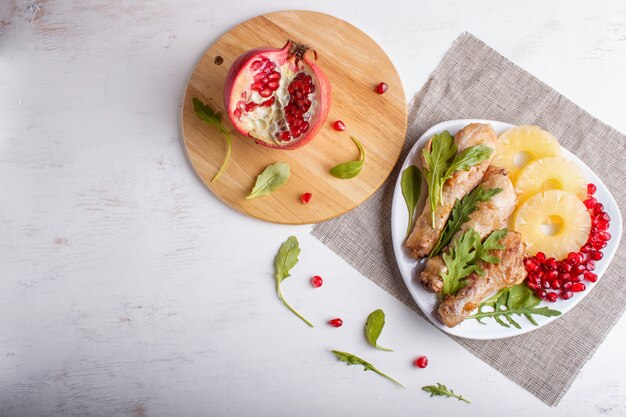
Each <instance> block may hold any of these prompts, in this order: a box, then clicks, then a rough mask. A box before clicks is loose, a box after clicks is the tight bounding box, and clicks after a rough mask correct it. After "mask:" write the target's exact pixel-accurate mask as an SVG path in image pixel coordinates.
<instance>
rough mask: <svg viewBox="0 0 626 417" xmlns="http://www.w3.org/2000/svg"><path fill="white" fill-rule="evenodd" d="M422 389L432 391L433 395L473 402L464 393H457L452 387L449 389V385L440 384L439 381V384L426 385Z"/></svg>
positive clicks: (431, 394)
mask: <svg viewBox="0 0 626 417" xmlns="http://www.w3.org/2000/svg"><path fill="white" fill-rule="evenodd" d="M422 391H426V392H428V393H430V396H431V397H447V398H456V399H457V400H459V401H465V402H466V403H468V404H471V402H470V401H469V400H467V399H465V398H463V396H462V395H457V394H455V393H454V391H452V390H451V389H448V387H446V386H445V385H443V384H440V383H439V382H437V385H426V386H424V387H422Z"/></svg>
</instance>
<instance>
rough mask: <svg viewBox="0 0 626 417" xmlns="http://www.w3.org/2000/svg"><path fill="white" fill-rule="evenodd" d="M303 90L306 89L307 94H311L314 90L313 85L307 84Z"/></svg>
mask: <svg viewBox="0 0 626 417" xmlns="http://www.w3.org/2000/svg"><path fill="white" fill-rule="evenodd" d="M302 90H303V91H304V93H305V94H311V92H312V91H313V86H312V85H310V84H307V85H305V86H304V88H303V89H302Z"/></svg>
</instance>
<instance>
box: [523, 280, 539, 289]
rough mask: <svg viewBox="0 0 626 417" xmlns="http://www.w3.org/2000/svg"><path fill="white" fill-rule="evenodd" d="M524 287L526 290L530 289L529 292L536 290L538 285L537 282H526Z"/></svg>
mask: <svg viewBox="0 0 626 417" xmlns="http://www.w3.org/2000/svg"><path fill="white" fill-rule="evenodd" d="M526 286H527V287H528V288H530V289H531V290H538V289H539V283H538V282H530V281H529V282H527V283H526Z"/></svg>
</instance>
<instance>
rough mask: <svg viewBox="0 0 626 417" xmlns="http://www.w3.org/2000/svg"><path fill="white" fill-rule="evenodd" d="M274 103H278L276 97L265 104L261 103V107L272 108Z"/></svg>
mask: <svg viewBox="0 0 626 417" xmlns="http://www.w3.org/2000/svg"><path fill="white" fill-rule="evenodd" d="M274 101H276V97H271V98H270V99H269V100H265V101H264V102H263V103H261V106H263V107H271V106H272V104H274Z"/></svg>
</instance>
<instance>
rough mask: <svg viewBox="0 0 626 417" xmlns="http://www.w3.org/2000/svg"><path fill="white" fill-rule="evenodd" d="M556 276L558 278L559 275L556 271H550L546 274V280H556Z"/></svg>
mask: <svg viewBox="0 0 626 417" xmlns="http://www.w3.org/2000/svg"><path fill="white" fill-rule="evenodd" d="M566 265H567V264H566ZM568 266H569V265H568ZM558 276H559V273H558V272H557V271H556V270H554V269H553V270H552V271H550V272H547V273H546V278H547V279H549V280H550V281H552V280H554V279H556V277H558Z"/></svg>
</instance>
